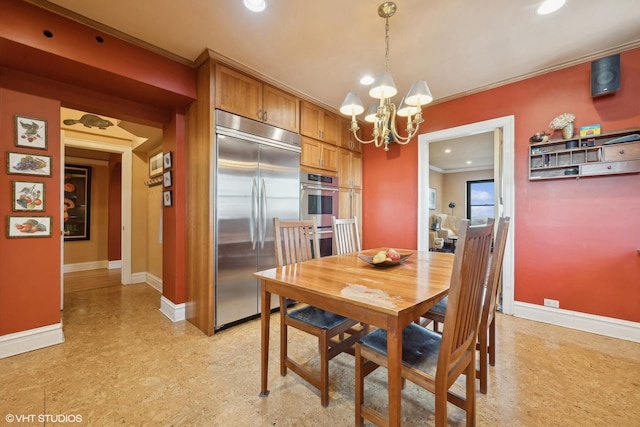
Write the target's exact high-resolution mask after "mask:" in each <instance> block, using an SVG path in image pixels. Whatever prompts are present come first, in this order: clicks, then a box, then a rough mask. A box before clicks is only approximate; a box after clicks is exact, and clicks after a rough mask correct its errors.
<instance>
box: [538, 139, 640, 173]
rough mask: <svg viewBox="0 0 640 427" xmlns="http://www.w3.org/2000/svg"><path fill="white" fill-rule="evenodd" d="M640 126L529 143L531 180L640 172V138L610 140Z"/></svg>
mask: <svg viewBox="0 0 640 427" xmlns="http://www.w3.org/2000/svg"><path fill="white" fill-rule="evenodd" d="M634 134H640V128H632V129H624V130H618V131H614V132H607V133H602V134H600V135H591V136H588V137H580V136H576V137H574V138H570V139H557V140H552V141H548V142H543V143H536V144H530V145H529V180H530V181H539V180H547V179H566V178H580V177H581V176H599V175H614V174H623V173H640V140H636V141H632V142H624V143H617V144H606V143H607V142H608V141H611V140H614V139H616V138H620V137H623V136H627V135H634Z"/></svg>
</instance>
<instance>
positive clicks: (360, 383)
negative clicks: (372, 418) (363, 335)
mask: <svg viewBox="0 0 640 427" xmlns="http://www.w3.org/2000/svg"><path fill="white" fill-rule="evenodd" d="M355 347H356V350H355V359H356V360H355V363H356V395H355V406H356V423H355V425H356V427H362V426H363V425H364V419H363V418H362V404H363V403H364V372H363V366H362V365H363V363H364V362H363V360H362V356H361V354H360V344H356V345H355Z"/></svg>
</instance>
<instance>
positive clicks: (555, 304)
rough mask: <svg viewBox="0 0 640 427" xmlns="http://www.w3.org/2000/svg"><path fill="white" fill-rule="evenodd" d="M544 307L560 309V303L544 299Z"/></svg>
mask: <svg viewBox="0 0 640 427" xmlns="http://www.w3.org/2000/svg"><path fill="white" fill-rule="evenodd" d="M544 306H545V307H553V308H560V301H558V300H555V299H547V298H545V299H544Z"/></svg>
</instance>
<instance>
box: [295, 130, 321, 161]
mask: <svg viewBox="0 0 640 427" xmlns="http://www.w3.org/2000/svg"><path fill="white" fill-rule="evenodd" d="M301 147H302V154H301V155H300V164H301V165H303V166H309V167H312V168H319V167H320V158H321V156H322V153H321V150H322V142H320V141H316V140H315V139H311V138H304V137H303V138H302V141H301Z"/></svg>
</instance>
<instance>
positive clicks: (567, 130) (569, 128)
mask: <svg viewBox="0 0 640 427" xmlns="http://www.w3.org/2000/svg"><path fill="white" fill-rule="evenodd" d="M562 137H563V138H564V139H569V138H572V137H573V122H571V123H569V124H568V125H566V126H565V127H563V128H562Z"/></svg>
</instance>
